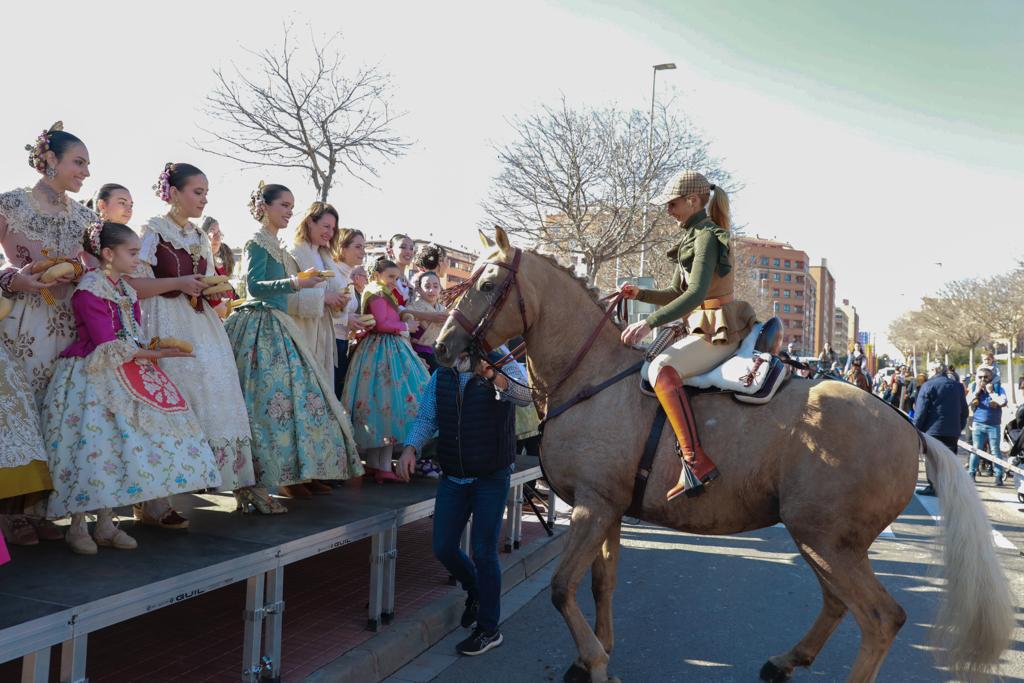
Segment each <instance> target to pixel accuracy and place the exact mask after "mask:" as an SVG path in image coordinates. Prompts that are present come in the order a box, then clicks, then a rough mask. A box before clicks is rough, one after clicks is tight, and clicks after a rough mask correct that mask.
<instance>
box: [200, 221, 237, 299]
mask: <svg viewBox="0 0 1024 683" xmlns="http://www.w3.org/2000/svg"><path fill="white" fill-rule="evenodd" d="M203 232H205V233H206V236H207V237H208V238H209V239H210V251H211V252H212V253H213V270H214V272H215V273H216V274H217V275H220V276H221V277H228V278H234V276H235V254H234V252H232V251H231V247H229V246H228V245H227V244H226V243H225V242H224V233H223V232H221V229H220V223H219V222H218V221H217V219H216V218H214V217H213V216H207V217H206V218H204V219H203ZM219 296H220V304H219V305H218V306H217V307H216V308H217V313H219V314H220V316H221V317H227V315H228V312H229V308H228V302H229V301H234V300H235V299H237V298H238V295H237V294H235V293H234V292H233V291H227V292H222V293H221V294H220V295H219Z"/></svg>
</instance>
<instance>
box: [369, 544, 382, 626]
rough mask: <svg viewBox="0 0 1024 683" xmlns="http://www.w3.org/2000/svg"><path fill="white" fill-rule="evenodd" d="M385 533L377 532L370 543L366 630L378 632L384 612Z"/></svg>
mask: <svg viewBox="0 0 1024 683" xmlns="http://www.w3.org/2000/svg"><path fill="white" fill-rule="evenodd" d="M386 537H387V531H378V532H377V533H375V534H374V535H373V538H372V539H371V541H370V610H369V615H368V617H367V620H366V628H367V629H369V630H371V631H379V630H380V627H381V620H382V619H381V617H382V613H383V612H384V564H385V562H386V560H387V558H386V557H385V555H386V554H387V538H386Z"/></svg>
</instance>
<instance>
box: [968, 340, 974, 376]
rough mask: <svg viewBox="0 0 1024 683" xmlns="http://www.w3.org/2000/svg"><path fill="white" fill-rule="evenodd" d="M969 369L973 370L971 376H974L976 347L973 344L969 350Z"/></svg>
mask: <svg viewBox="0 0 1024 683" xmlns="http://www.w3.org/2000/svg"><path fill="white" fill-rule="evenodd" d="M967 369H968V370H970V371H971V377H973V376H974V347H973V346H972V347H971V348H970V350H969V351H968V352H967Z"/></svg>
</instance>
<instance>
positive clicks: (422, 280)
mask: <svg viewBox="0 0 1024 683" xmlns="http://www.w3.org/2000/svg"><path fill="white" fill-rule="evenodd" d="M413 286H415V288H416V299H415V300H414V301H413V302H412V303H411V304H409V305H408V306H407V307H406V308H407V309H408V310H409V312H410V313H435V314H438V315H443V316H445V317H447V315H448V309H446V308H445V307H444V304H442V303H441V279H440V278H439V277H438V276H437V273H435V272H432V271H425V272H422V273H418V274H416V276H415V277H413ZM443 324H444V323H439V322H429V323H426V324H425V325H423V327H421V329H419V330H418V331H416V332H414V333H413V334H412V348H413V350H414V351H416V354H417V355H418V356H419V357H420V358H422V359H423V362H424V363H426V364H427V369H428V370H429V371H430V372H431V373H433V372H434V370H436V369H437V368H438V365H437V361H435V360H434V342H436V341H437V335H438V334H440V333H441V327H442V325H443Z"/></svg>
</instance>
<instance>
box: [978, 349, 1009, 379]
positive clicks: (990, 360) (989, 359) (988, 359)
mask: <svg viewBox="0 0 1024 683" xmlns="http://www.w3.org/2000/svg"><path fill="white" fill-rule="evenodd" d="M983 360H984V362H983V363H982V364H981V365H980V366H978V367H983V368H988V369H989V371H990V372H991V373H992V382H993V383H994V384H1002V382H1003V376H1002V375H1001V374H1000V373H999V364H998V363H996V357H995V356H993V355H992V354H991V353H986V354H985V358H984V359H983Z"/></svg>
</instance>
